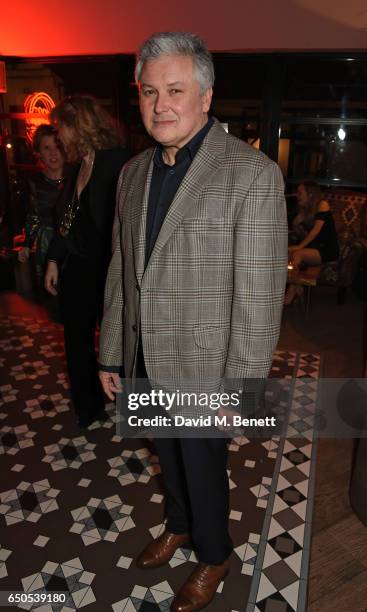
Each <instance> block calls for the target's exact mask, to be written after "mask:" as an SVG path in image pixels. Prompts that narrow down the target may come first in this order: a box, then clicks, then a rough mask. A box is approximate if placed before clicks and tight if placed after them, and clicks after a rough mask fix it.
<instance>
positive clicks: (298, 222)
mask: <svg viewBox="0 0 367 612" xmlns="http://www.w3.org/2000/svg"><path fill="white" fill-rule="evenodd" d="M296 196H297V204H298V214H297V216H296V217H295V219H294V221H293V228H292V233H293V235H295V234H296V235H297V233H298V234H299V235H302V234H305V236H304V238H302V240H301V241H300V242H299V243H298V244H295V245H291V246H290V247H289V249H288V252H289V255H290V258H291V260H292V263H293V266H294V267H295V268H299V266H300V265H301V264H306V265H309V266H318V265H320V264H323V263H326V262H327V261H335V260H336V259H338V257H339V245H338V237H337V234H336V230H335V224H334V219H333V215H332V212H331V210H330V206H329V203H328V202H327V201H326V200H323V199H322V194H321V190H320V187H319V186H318V185H317V183H314V182H312V181H307V182H304V183H301V184H300V185H298V187H297V192H296ZM302 292H303V288H302V287H300V286H299V285H292V284H290V285H289V286H288V289H287V292H286V294H285V299H284V304H285V305H286V306H288V305H289V304H291V303H292V302H293V301H294V300H295V299H296V298H297V297H298V296H300V295H301V294H302Z"/></svg>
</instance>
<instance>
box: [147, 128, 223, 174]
mask: <svg viewBox="0 0 367 612" xmlns="http://www.w3.org/2000/svg"><path fill="white" fill-rule="evenodd" d="M213 124H214V119H213V117H209V118H208V121H207V122H206V124H205V125H204V126H203V127H202V128H201V130H199V131H198V132H197V133H196V134H195V136H193V137H192V138H191V140H189V142H187V143H186V144H185V145H184V146H183V147H182V148H181V149H179V150H178V151H177V153H176V160H175V165H176V164H177V163H180V162H181V161H183V160H184V159H185V158H187V157H188V156H189V157H190V159H191V161H192V160H193V159H194V157H195V155H196V153H197V152H198V150H199V149H200V146H201V143H202V142H203V140H204V138H205V136H206V135H207V133H208V132H209V130H210V128H211V127H212V125H213ZM153 160H154V163H155V164H156V165H157V166H160V167H162V166H165V165H166V164H165V163H164V161H163V147H162V146H161V145H158V146H157V149H156V151H155V154H154V157H153Z"/></svg>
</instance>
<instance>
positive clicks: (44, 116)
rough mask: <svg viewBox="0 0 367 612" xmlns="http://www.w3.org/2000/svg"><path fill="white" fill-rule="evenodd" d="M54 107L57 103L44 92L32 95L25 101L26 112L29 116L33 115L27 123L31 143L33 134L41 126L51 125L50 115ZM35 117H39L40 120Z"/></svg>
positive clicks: (27, 132) (28, 137)
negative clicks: (43, 124)
mask: <svg viewBox="0 0 367 612" xmlns="http://www.w3.org/2000/svg"><path fill="white" fill-rule="evenodd" d="M54 106H55V102H54V101H53V99H52V98H51V96H49V95H48V94H47V93H45V92H43V91H37V92H35V93H32V94H30V95H29V96H27V98H26V99H25V100H24V112H25V113H26V114H27V115H33V116H32V117H31V116H30V117H28V118H27V119H26V121H25V124H26V135H27V140H28V141H29V142H32V139H33V134H34V132H35V130H36V129H37V127H38V126H39V125H41V124H42V123H50V120H49V114H50V111H51V110H52V109H53V108H54ZM34 115H39V118H38V117H35V116H34Z"/></svg>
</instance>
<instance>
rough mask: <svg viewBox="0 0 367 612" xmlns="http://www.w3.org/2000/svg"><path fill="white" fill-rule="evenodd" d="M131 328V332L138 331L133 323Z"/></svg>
mask: <svg viewBox="0 0 367 612" xmlns="http://www.w3.org/2000/svg"><path fill="white" fill-rule="evenodd" d="M131 327H132V330H133V331H135V332H136V330H137V329H138V328H137V327H136V325H135V323H134V325H132V326H131Z"/></svg>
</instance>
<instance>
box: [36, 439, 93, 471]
mask: <svg viewBox="0 0 367 612" xmlns="http://www.w3.org/2000/svg"><path fill="white" fill-rule="evenodd" d="M95 447H96V445H95V444H92V443H91V442H88V440H87V438H86V437H85V436H78V437H77V438H71V439H70V438H61V439H60V440H59V441H58V442H57V443H56V444H50V445H48V446H45V448H44V450H45V456H44V457H43V459H42V461H44V462H45V463H49V464H50V465H51V468H52V469H53V471H54V472H56V471H59V470H63V469H65V468H74V469H79V468H80V467H81V466H82V465H83V464H84V463H86V462H87V461H93V459H95V458H96V455H95V453H94V449H95Z"/></svg>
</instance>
